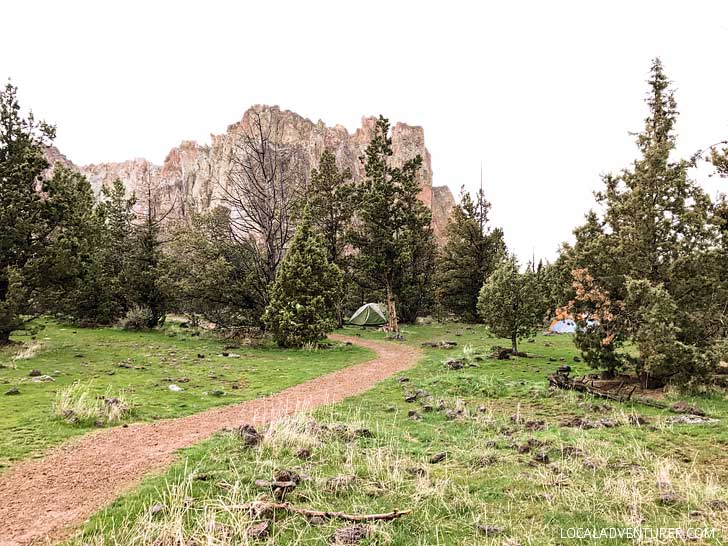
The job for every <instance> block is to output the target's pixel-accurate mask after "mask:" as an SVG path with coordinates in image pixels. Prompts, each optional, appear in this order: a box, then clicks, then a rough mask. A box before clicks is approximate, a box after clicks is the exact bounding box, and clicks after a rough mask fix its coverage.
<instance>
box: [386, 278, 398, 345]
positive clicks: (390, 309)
mask: <svg viewBox="0 0 728 546" xmlns="http://www.w3.org/2000/svg"><path fill="white" fill-rule="evenodd" d="M387 327H388V328H389V332H390V333H392V334H398V333H399V323H398V322H397V306H396V304H395V302H394V293H393V292H392V285H391V284H390V283H389V282H387Z"/></svg>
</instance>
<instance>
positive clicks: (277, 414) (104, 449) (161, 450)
mask: <svg viewBox="0 0 728 546" xmlns="http://www.w3.org/2000/svg"><path fill="white" fill-rule="evenodd" d="M331 337H332V338H333V339H336V340H338V341H350V342H352V343H355V344H356V345H360V346H362V347H366V348H368V349H371V350H373V351H375V352H376V353H377V358H376V359H374V360H370V361H368V362H364V363H361V364H357V365H354V366H350V367H348V368H346V369H343V370H340V371H337V372H334V373H330V374H328V375H324V376H321V377H318V378H316V379H312V380H310V381H307V382H305V383H301V384H300V385H296V386H294V387H290V388H288V389H286V390H284V391H281V392H279V393H277V394H274V395H271V396H268V397H265V398H259V399H257V400H250V401H248V402H243V403H240V404H236V405H233V406H227V407H222V408H215V409H212V410H208V411H205V412H203V413H198V414H196V415H191V416H189V417H183V418H179V419H168V420H163V421H158V422H156V423H140V424H135V425H129V426H128V427H126V428H124V427H117V428H112V429H106V430H103V431H99V432H96V433H90V434H87V435H85V436H83V437H82V438H80V439H79V440H75V441H71V442H68V443H66V444H64V445H62V446H60V447H58V448H56V449H54V450H53V451H51V452H50V453H49V454H48V455H46V456H45V457H43V458H42V459H38V460H30V461H25V462H22V463H19V464H17V465H16V466H14V467H13V468H11V469H10V470H9V471H7V472H5V473H4V474H2V475H0V546H18V545H21V544H31V543H32V544H53V543H54V542H57V541H59V540H61V539H62V538H65V537H68V536H69V535H70V534H71V533H72V532H73V530H74V529H75V528H76V527H78V526H79V525H80V524H82V523H83V522H84V520H86V518H88V517H89V516H90V515H91V514H93V513H94V512H96V511H97V510H99V509H100V508H102V507H104V506H106V505H107V504H109V503H110V502H112V501H113V500H114V499H115V498H116V497H117V496H119V494H121V493H123V492H124V491H128V490H130V489H132V488H133V487H134V486H135V485H136V484H138V483H139V481H140V480H141V479H142V478H143V477H144V476H145V475H147V474H149V473H150V472H152V471H160V470H162V469H163V468H164V467H166V466H167V465H169V464H170V463H172V462H173V461H174V460H175V451H176V450H178V449H181V448H184V447H187V446H190V445H192V444H195V443H197V442H200V441H201V440H204V439H205V438H207V437H208V436H210V435H211V434H213V433H214V432H217V431H219V430H220V429H222V428H225V427H234V426H240V425H242V424H246V423H249V424H254V425H259V424H263V423H267V422H270V421H274V420H276V419H280V418H282V417H285V416H287V415H291V414H293V413H296V412H299V411H305V410H308V409H311V408H314V407H316V406H320V405H323V404H329V403H332V402H336V401H339V400H342V399H344V398H346V397H348V396H352V395H354V394H357V393H359V392H362V391H364V390H366V389H369V388H371V387H372V386H373V385H374V384H375V383H377V382H379V381H382V380H383V379H386V378H387V377H389V376H391V375H392V374H394V373H396V372H398V371H401V370H404V369H406V368H409V367H410V366H412V364H414V362H415V360H416V358H417V356H418V355H419V354H420V352H419V351H418V350H417V349H413V348H411V347H407V346H404V345H400V344H397V343H393V342H389V343H386V342H378V341H369V340H364V339H359V338H356V337H345V336H338V335H337V336H331Z"/></svg>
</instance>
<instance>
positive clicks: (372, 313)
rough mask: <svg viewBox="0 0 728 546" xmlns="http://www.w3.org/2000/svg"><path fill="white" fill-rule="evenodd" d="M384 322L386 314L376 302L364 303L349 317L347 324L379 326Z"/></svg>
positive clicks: (385, 321)
mask: <svg viewBox="0 0 728 546" xmlns="http://www.w3.org/2000/svg"><path fill="white" fill-rule="evenodd" d="M386 323H387V315H386V314H385V313H384V311H382V308H381V307H380V306H379V304H378V303H365V304H364V305H362V306H361V307H359V309H357V310H356V312H355V313H354V314H353V315H351V318H350V319H349V324H356V325H358V326H379V325H380V324H386Z"/></svg>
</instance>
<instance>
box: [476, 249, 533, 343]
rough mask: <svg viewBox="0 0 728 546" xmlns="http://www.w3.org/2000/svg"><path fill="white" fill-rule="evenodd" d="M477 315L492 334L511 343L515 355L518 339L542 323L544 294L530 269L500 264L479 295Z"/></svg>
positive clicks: (506, 261) (508, 260) (514, 263)
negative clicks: (522, 270)
mask: <svg viewBox="0 0 728 546" xmlns="http://www.w3.org/2000/svg"><path fill="white" fill-rule="evenodd" d="M477 309H478V314H479V315H480V318H481V319H482V320H483V323H484V324H485V325H486V326H487V327H488V328H489V329H490V331H491V332H492V333H494V334H495V335H497V336H499V337H505V338H508V339H510V340H511V350H512V351H513V353H517V352H518V340H519V339H522V338H524V337H527V336H530V335H533V334H534V333H535V332H536V330H537V329H538V327H539V326H541V325H542V324H543V318H544V315H543V311H544V306H543V295H542V293H541V292H540V287H539V283H538V280H537V278H536V274H535V272H534V271H533V269H532V268H531V267H527V268H526V270H525V271H524V272H521V271H520V270H519V265H518V261H517V260H516V259H515V258H514V257H508V258H506V259H504V260H502V261H501V263H500V264H499V265H498V266H497V267H496V268H495V270H494V271H493V273H492V274H491V275H490V277H489V278H488V280H487V281H486V282H485V284H483V287H482V288H481V290H480V294H479V296H478V307H477Z"/></svg>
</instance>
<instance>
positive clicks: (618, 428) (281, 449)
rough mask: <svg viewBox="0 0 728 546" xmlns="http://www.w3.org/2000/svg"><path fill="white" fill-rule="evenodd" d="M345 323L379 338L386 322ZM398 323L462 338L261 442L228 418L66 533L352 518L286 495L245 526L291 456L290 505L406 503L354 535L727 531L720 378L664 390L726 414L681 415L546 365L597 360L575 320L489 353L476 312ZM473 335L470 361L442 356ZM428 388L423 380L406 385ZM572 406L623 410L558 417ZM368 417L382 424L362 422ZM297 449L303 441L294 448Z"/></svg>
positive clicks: (717, 535) (241, 529)
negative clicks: (583, 347) (687, 420)
mask: <svg viewBox="0 0 728 546" xmlns="http://www.w3.org/2000/svg"><path fill="white" fill-rule="evenodd" d="M346 332H347V333H349V334H354V335H362V336H366V337H369V338H379V339H383V334H381V333H378V332H372V331H360V330H358V329H347V330H346ZM405 335H406V341H405V342H406V343H410V344H413V345H416V346H419V345H420V343H421V342H422V341H429V340H441V339H451V340H455V341H457V342H458V346H457V348H455V349H452V350H439V349H425V356H424V358H423V359H422V360H421V361H420V363H419V364H418V365H417V366H416V367H415V368H414V369H412V370H410V371H408V372H406V373H403V374H400V379H401V377H406V378H407V381H401V380H397V378H395V379H391V380H387V381H385V382H383V383H382V384H380V385H378V386H377V387H375V388H374V389H372V390H371V391H368V392H366V393H364V394H362V395H360V396H357V397H354V398H351V399H349V400H347V401H345V402H342V403H338V404H335V405H333V406H328V407H324V408H321V409H319V410H317V411H315V412H313V413H312V414H310V415H304V416H300V417H298V418H295V419H291V420H288V421H284V422H281V423H277V424H274V425H272V426H270V427H269V428H268V429H267V430H266V432H265V437H264V440H263V442H262V444H261V445H259V446H257V447H253V448H248V447H246V446H245V445H244V444H243V442H242V441H241V440H240V438H238V437H237V436H236V435H235V434H234V433H223V434H219V435H216V436H215V437H213V438H211V439H210V440H208V441H206V442H203V443H201V444H199V445H197V446H195V447H193V448H190V449H187V450H185V451H183V452H182V454H181V455H182V456H181V458H180V461H179V462H178V463H177V464H175V465H174V466H173V467H172V468H170V469H169V470H168V471H167V472H166V473H164V474H162V475H160V476H154V477H151V478H149V479H147V480H145V481H144V482H143V484H142V485H141V486H140V487H139V488H138V489H137V490H136V491H134V492H132V493H130V494H128V495H125V496H123V497H121V498H120V499H118V500H117V501H116V502H115V503H114V504H113V505H112V506H110V507H109V508H107V509H106V510H103V511H101V512H99V513H98V514H96V515H95V516H94V517H93V518H92V519H91V520H90V522H89V523H88V525H87V526H86V528H85V529H84V530H83V531H82V532H81V533H80V534H79V536H78V537H77V538H75V539H74V540H72V541H71V542H70V544H74V545H78V546H80V545H82V544H84V545H101V544H114V545H117V544H118V545H122V544H123V545H132V544H135V545H152V544H154V545H158V546H161V545H172V544H185V545H187V544H287V545H288V544H301V545H303V544H305V545H319V544H320V545H324V544H329V543H331V540H332V537H333V536H334V534H335V532H336V530H337V529H339V528H341V527H344V526H346V524H345V523H343V522H341V521H338V520H335V519H326V520H324V521H321V522H316V521H313V522H312V521H310V520H307V519H306V518H304V517H303V516H300V515H295V514H289V513H286V512H282V511H279V512H276V514H275V518H274V519H273V520H272V521H271V523H270V526H269V528H268V533H269V534H268V536H267V537H266V538H262V539H253V538H252V537H251V536H249V529H250V527H251V525H254V524H255V523H258V522H259V520H257V519H256V518H255V517H253V516H252V515H251V513H250V511H249V510H247V509H245V506H244V505H245V504H247V503H249V502H251V501H254V500H256V499H258V500H260V499H264V498H266V492H265V491H262V490H260V489H258V488H256V487H255V486H254V485H253V482H254V480H256V479H271V477H272V475H273V474H274V473H275V471H277V470H281V469H289V470H294V471H295V472H297V473H298V474H300V476H301V477H302V481H301V482H300V484H299V485H298V487H297V488H296V489H295V490H294V491H292V492H291V493H289V494H288V495H287V497H286V500H288V501H290V502H291V504H292V505H294V506H297V507H306V508H315V509H320V510H337V511H345V512H349V513H355V514H368V513H376V512H388V511H391V510H395V509H400V510H403V509H409V510H412V513H411V514H409V515H407V516H403V517H401V518H399V519H396V520H394V521H388V522H379V523H375V524H371V525H370V526H368V527H367V530H368V531H367V532H368V537H367V538H366V539H364V540H363V541H362V542H360V544H369V545H374V544H377V545H379V544H391V545H435V544H438V545H450V544H453V545H455V544H457V545H464V546H465V545H468V546H469V545H479V544H493V545H495V544H497V545H510V546H515V545H517V544H520V545H526V544H535V545H541V544H544V545H567V544H568V545H572V544H574V545H576V544H592V543H598V544H605V545H617V544H620V545H621V544H634V543H635V540H633V539H630V538H608V539H602V540H598V541H597V540H593V541H592V540H588V539H578V538H573V537H570V533H572V534H573V533H576V532H581V533H582V534H583V531H572V529H575V528H587V529H592V528H597V529H601V528H612V527H614V528H650V529H654V528H667V529H674V528H681V529H709V530H711V529H712V530H713V531H712V532H713V536H712V538H710V537H709V538H705V539H701V540H698V541H691V542H690V543H692V544H701V543H705V544H724V543H725V542H726V540H728V534H727V533H728V491H727V487H728V465H727V464H726V463H727V462H728V457H727V456H726V453H728V449H727V448H728V429H727V428H726V426H725V419H726V417H727V416H728V403H726V399H725V396H723V394H722V393H712V394H710V395H703V396H698V397H687V398H686V397H681V396H679V395H678V394H676V393H675V394H673V393H669V394H668V395H667V400H668V401H670V400H672V399H675V400H678V399H679V400H687V401H689V402H690V403H693V404H696V405H697V406H699V407H700V408H702V409H703V410H704V411H705V412H707V413H708V414H709V415H710V416H711V417H714V418H717V419H720V421H719V422H717V423H711V424H703V425H678V424H671V423H670V421H669V420H670V418H671V417H673V414H671V413H669V412H666V411H663V410H658V409H655V408H651V407H647V406H641V405H638V404H620V403H612V402H605V401H603V400H595V399H589V398H584V397H582V396H580V395H577V394H575V393H572V392H563V391H556V392H552V391H550V390H549V389H548V388H547V384H546V375H547V373H549V372H551V371H552V370H553V369H554V368H555V367H557V366H558V365H559V364H562V363H563V362H561V359H564V362H566V363H568V364H570V365H571V366H572V367H574V368H575V369H576V371H577V373H578V372H586V371H587V369H586V367H585V366H584V365H583V364H581V363H575V362H574V356H576V351H575V349H574V347H573V344H572V342H571V339H570V337H569V336H550V337H545V336H536V337H535V338H534V341H533V342H524V343H523V346H522V350H524V351H526V352H528V353H530V354H533V355H535V356H534V357H533V358H517V359H513V360H508V361H495V360H492V359H490V358H489V357H488V356H487V355H488V354H489V352H490V350H489V349H490V347H491V346H492V345H494V344H501V345H503V344H505V342H504V341H503V340H495V339H492V338H489V337H488V336H487V335H486V333H485V331H484V330H483V328H482V327H469V326H461V325H432V326H418V327H409V328H405ZM466 347H467V349H466ZM463 350H465V352H467V354H468V355H470V357H471V359H470V361H471V362H472V367H468V366H466V367H465V368H464V369H460V370H450V369H448V368H446V367H445V366H444V365H443V361H444V360H445V359H446V358H450V357H458V356H462V354H463ZM550 358H551V359H552V360H549V359H550ZM418 389H421V390H424V391H427V392H426V393H422V394H424V396H421V397H420V398H419V399H418V400H416V401H414V402H406V401H405V396H406V395H408V394H411V393H414V392H415V391H417V390H418ZM429 406H433V407H432V408H429ZM412 412H415V414H414V416H412V415H411V414H412ZM574 417H582V418H584V419H587V420H589V421H595V422H596V421H598V420H602V421H601V422H602V423H610V424H611V425H613V426H611V427H609V428H606V427H604V426H601V427H598V428H591V429H585V428H578V427H573V426H565V424H564V423H563V422H564V421H565V420H567V419H570V418H574ZM362 428H365V429H368V430H369V431H371V433H372V434H371V435H369V434H362V433H361V432H356V431H357V430H360V429H362ZM301 449H307V450H309V451H310V452H311V458H310V459H308V460H305V459H302V458H301V457H299V456H298V455H299V450H301ZM442 453H444V454H445V455H444V458H443V459H442V460H441V461H439V462H433V461H434V459H433V456H435V455H438V454H442ZM267 496H270V492H268V494H267ZM155 505H156V507H155V509H151V507H154V506H155ZM668 532H673V534H674V533H675V532H674V531H668ZM710 532H711V531H708V534H710ZM660 543H661V544H666V543H676V544H679V543H683V541H682V539H678V538H673V539H669V540H667V541H663V542H660Z"/></svg>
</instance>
